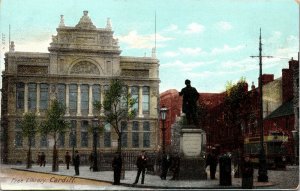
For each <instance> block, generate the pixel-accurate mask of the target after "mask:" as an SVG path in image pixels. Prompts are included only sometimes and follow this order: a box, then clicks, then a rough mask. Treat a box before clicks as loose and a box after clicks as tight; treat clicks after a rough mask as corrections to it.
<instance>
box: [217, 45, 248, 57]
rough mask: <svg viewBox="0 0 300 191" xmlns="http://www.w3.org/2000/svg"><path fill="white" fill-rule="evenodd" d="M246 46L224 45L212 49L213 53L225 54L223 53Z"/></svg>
mask: <svg viewBox="0 0 300 191" xmlns="http://www.w3.org/2000/svg"><path fill="white" fill-rule="evenodd" d="M243 48H245V46H244V45H238V46H235V47H230V46H228V45H226V44H225V45H224V46H223V47H222V48H213V49H212V51H211V54H212V55H217V54H223V53H229V52H237V51H240V50H242V49H243Z"/></svg>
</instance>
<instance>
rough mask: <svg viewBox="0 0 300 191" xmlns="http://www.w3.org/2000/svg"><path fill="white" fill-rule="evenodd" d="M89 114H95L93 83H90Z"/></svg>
mask: <svg viewBox="0 0 300 191" xmlns="http://www.w3.org/2000/svg"><path fill="white" fill-rule="evenodd" d="M89 116H93V85H92V84H89Z"/></svg>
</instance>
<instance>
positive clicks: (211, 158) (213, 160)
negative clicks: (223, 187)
mask: <svg viewBox="0 0 300 191" xmlns="http://www.w3.org/2000/svg"><path fill="white" fill-rule="evenodd" d="M217 165H218V157H217V155H216V152H215V151H214V150H213V151H212V152H211V153H209V154H208V155H207V158H206V167H207V166H209V172H210V179H211V180H214V179H216V170H217Z"/></svg>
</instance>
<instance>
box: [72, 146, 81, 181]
mask: <svg viewBox="0 0 300 191" xmlns="http://www.w3.org/2000/svg"><path fill="white" fill-rule="evenodd" d="M73 164H74V168H75V176H78V175H79V165H80V155H79V153H78V150H76V151H75V156H73Z"/></svg>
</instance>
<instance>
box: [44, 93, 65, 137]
mask: <svg viewBox="0 0 300 191" xmlns="http://www.w3.org/2000/svg"><path fill="white" fill-rule="evenodd" d="M65 110H66V109H65V106H64V105H63V104H61V103H60V102H58V101H57V100H56V99H55V100H53V101H52V102H51V107H50V108H49V109H48V110H47V113H46V120H45V121H44V122H43V124H42V125H41V128H40V132H41V133H42V134H50V135H52V136H54V138H56V135H57V134H58V133H62V132H64V131H65V130H66V129H67V128H68V127H69V123H68V122H67V121H66V120H65V119H64V115H65ZM54 141H56V140H54Z"/></svg>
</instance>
